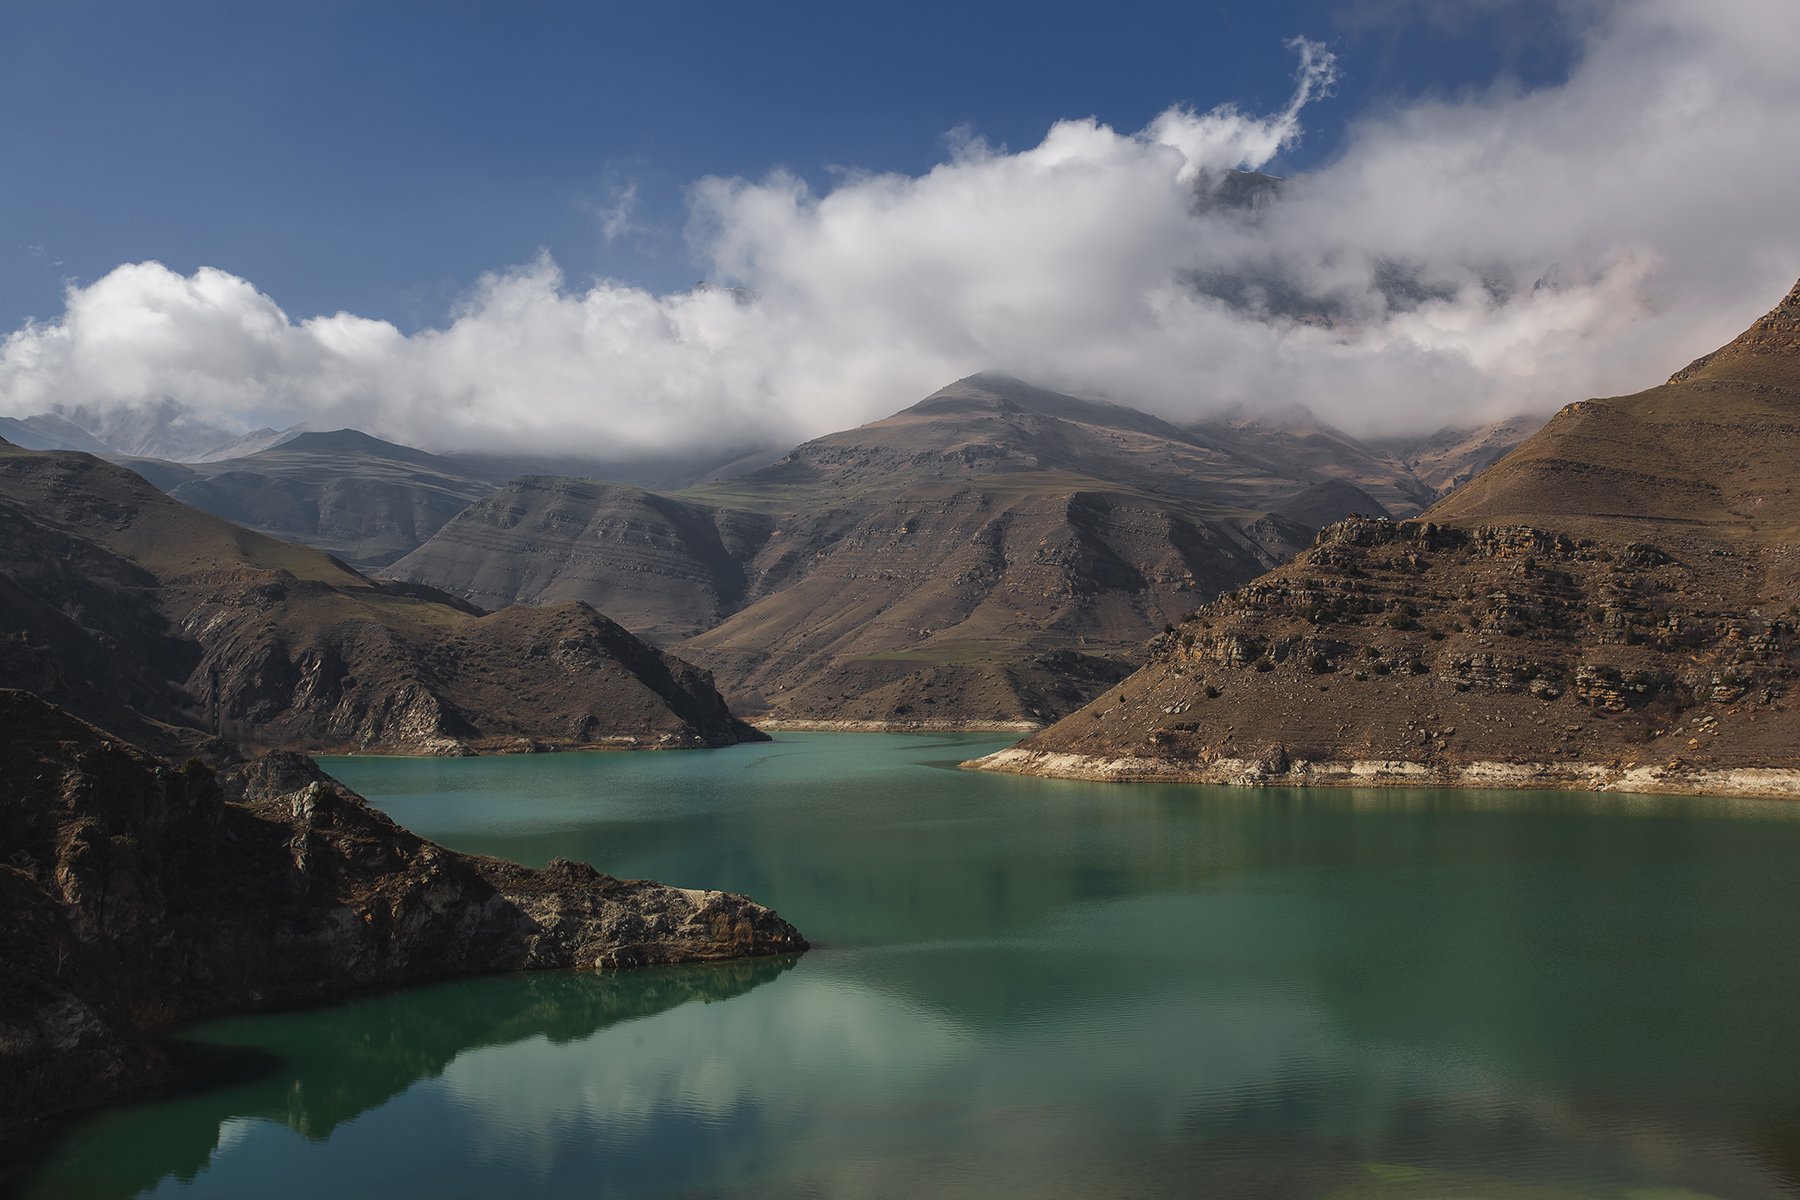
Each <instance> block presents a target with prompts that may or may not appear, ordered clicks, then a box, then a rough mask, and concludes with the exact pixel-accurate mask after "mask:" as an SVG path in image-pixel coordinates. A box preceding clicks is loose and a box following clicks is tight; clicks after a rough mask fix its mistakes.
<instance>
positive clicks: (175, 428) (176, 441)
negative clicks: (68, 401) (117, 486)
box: [33, 398, 238, 462]
mask: <svg viewBox="0 0 1800 1200" xmlns="http://www.w3.org/2000/svg"><path fill="white" fill-rule="evenodd" d="M55 415H57V416H59V417H61V418H63V419H64V420H66V421H68V422H69V423H70V424H73V425H75V426H77V427H78V428H80V429H82V430H85V431H86V432H87V433H88V434H90V435H91V436H93V437H94V438H96V439H98V440H99V441H100V442H102V443H103V444H105V445H106V446H107V447H108V449H109V450H110V452H111V453H113V454H118V455H122V456H126V457H131V458H161V459H168V460H171V461H175V462H180V461H183V460H186V459H190V458H197V457H200V456H202V455H205V454H207V453H208V452H209V451H212V450H215V449H217V448H219V447H221V446H225V445H227V444H229V443H231V442H233V441H236V440H237V438H238V435H237V434H234V433H232V432H231V431H230V430H228V429H226V428H224V427H223V426H221V425H215V424H213V423H212V422H211V421H208V420H207V419H206V418H204V417H202V416H200V415H199V414H198V413H196V412H195V411H194V410H193V409H191V408H189V407H187V406H186V405H184V404H181V403H180V402H178V401H176V400H172V399H167V398H165V399H163V400H161V401H160V402H158V403H155V404H145V405H142V406H139V407H134V408H108V409H91V408H87V407H84V406H81V405H77V406H75V407H73V408H67V409H60V408H59V409H58V410H57V412H56V414H55ZM33 419H35V418H33ZM51 448H58V447H51ZM69 448H70V449H77V450H85V449H89V448H88V447H85V446H71V447H69ZM90 452H91V451H90Z"/></svg>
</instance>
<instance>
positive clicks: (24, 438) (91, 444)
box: [0, 413, 115, 454]
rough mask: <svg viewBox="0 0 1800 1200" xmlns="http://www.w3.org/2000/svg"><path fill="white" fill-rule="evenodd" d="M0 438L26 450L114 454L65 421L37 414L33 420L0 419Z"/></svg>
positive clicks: (22, 418) (85, 432)
mask: <svg viewBox="0 0 1800 1200" xmlns="http://www.w3.org/2000/svg"><path fill="white" fill-rule="evenodd" d="M0 438H5V439H6V440H7V441H9V442H11V443H12V444H13V445H15V446H18V447H20V448H21V449H25V450H80V451H82V452H83V453H85V454H113V453H115V451H114V450H113V448H112V447H111V446H108V445H107V444H106V443H105V442H103V441H101V440H100V439H99V438H97V437H95V436H94V435H93V434H91V433H89V432H88V431H87V430H85V429H83V428H82V427H81V426H79V425H77V424H75V422H73V421H70V420H68V419H66V418H64V417H59V416H57V415H56V414H55V413H39V414H38V415H37V416H35V417H0Z"/></svg>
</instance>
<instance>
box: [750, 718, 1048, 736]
mask: <svg viewBox="0 0 1800 1200" xmlns="http://www.w3.org/2000/svg"><path fill="white" fill-rule="evenodd" d="M745 719H746V720H747V721H749V722H750V724H751V725H753V726H755V727H756V728H757V729H760V730H762V731H763V732H765V733H1036V732H1037V731H1038V730H1040V729H1042V728H1043V727H1044V726H1043V725H1042V724H1041V723H1039V722H1037V721H952V720H946V719H937V718H933V719H927V720H922V721H829V720H823V719H818V720H815V719H812V718H808V717H747V718H745Z"/></svg>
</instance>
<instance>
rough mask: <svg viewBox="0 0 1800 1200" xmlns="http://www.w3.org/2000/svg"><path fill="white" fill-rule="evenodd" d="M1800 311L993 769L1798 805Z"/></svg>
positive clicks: (1219, 626) (1331, 571) (1306, 584)
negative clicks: (1570, 790)
mask: <svg viewBox="0 0 1800 1200" xmlns="http://www.w3.org/2000/svg"><path fill="white" fill-rule="evenodd" d="M1797 331H1800V287H1797V288H1796V289H1795V291H1794V292H1793V293H1790V295H1789V296H1788V297H1787V298H1786V299H1785V300H1784V301H1783V302H1782V304H1781V305H1779V306H1778V307H1777V308H1776V309H1775V310H1774V311H1773V312H1771V313H1770V314H1769V315H1768V316H1767V317H1765V318H1763V319H1762V320H1759V321H1758V322H1757V323H1756V324H1755V325H1754V326H1752V328H1751V329H1750V330H1749V331H1748V332H1746V333H1745V334H1744V336H1742V337H1740V338H1739V339H1737V340H1736V341H1734V342H1733V343H1731V344H1730V345H1729V346H1726V347H1724V348H1723V349H1721V350H1719V351H1717V352H1715V353H1713V354H1711V355H1708V356H1706V357H1705V358H1703V359H1700V360H1699V361H1698V362H1697V363H1696V364H1694V365H1693V366H1691V367H1689V368H1687V369H1686V370H1684V371H1681V372H1678V373H1677V374H1676V375H1675V376H1674V378H1673V379H1672V380H1671V381H1670V382H1669V383H1667V384H1664V385H1662V386H1661V387H1657V388H1652V389H1650V390H1648V391H1645V392H1640V393H1638V394H1636V395H1633V396H1625V397H1618V398H1613V399H1606V400H1589V401H1584V402H1582V403H1579V404H1572V405H1570V406H1568V407H1567V408H1565V409H1564V410H1563V411H1562V412H1561V413H1559V414H1558V415H1557V416H1556V418H1555V419H1553V420H1552V421H1551V422H1550V423H1549V424H1548V425H1547V426H1545V427H1544V429H1542V430H1541V431H1540V432H1539V433H1537V434H1536V435H1534V436H1533V437H1532V438H1530V439H1529V440H1527V441H1526V442H1525V443H1524V444H1523V445H1522V446H1520V447H1519V449H1518V450H1516V451H1514V452H1513V453H1512V454H1511V455H1509V456H1507V457H1506V458H1505V459H1503V460H1502V461H1501V462H1500V463H1499V464H1497V465H1496V466H1494V467H1493V468H1491V469H1490V470H1488V471H1487V472H1484V473H1483V474H1482V475H1480V476H1478V477H1477V478H1476V479H1475V480H1474V481H1473V482H1472V483H1470V484H1469V485H1468V486H1467V487H1466V488H1464V489H1462V490H1461V491H1459V492H1457V493H1455V494H1453V495H1452V496H1450V497H1449V498H1448V499H1446V500H1444V501H1442V502H1440V503H1439V504H1438V505H1436V506H1435V507H1433V508H1432V509H1430V510H1429V511H1428V512H1427V513H1426V514H1425V516H1424V518H1423V519H1420V520H1416V521H1406V522H1400V523H1393V522H1383V521H1348V522H1344V523H1342V524H1339V525H1337V526H1334V527H1332V528H1331V529H1328V530H1326V531H1324V532H1323V533H1322V534H1321V535H1320V537H1319V539H1318V542H1317V544H1316V545H1315V546H1314V547H1313V548H1312V549H1310V550H1308V551H1307V552H1306V553H1304V554H1302V555H1300V556H1299V557H1298V558H1297V559H1296V560H1295V561H1294V562H1292V563H1290V564H1288V565H1287V566H1285V567H1282V568H1280V569H1278V570H1275V571H1272V572H1270V573H1269V574H1268V575H1267V576H1265V577H1263V578H1262V579H1259V580H1257V581H1256V582H1254V583H1252V584H1250V585H1248V586H1246V587H1244V588H1241V589H1239V590H1238V591H1236V592H1234V593H1232V594H1230V595H1227V596H1222V597H1220V598H1219V599H1217V600H1215V601H1213V602H1212V603H1210V604H1208V605H1206V606H1204V607H1203V608H1202V609H1201V610H1200V611H1199V612H1198V613H1196V614H1195V616H1194V617H1193V618H1192V619H1190V620H1188V621H1186V622H1184V623H1183V624H1182V625H1181V627H1180V628H1179V629H1178V630H1177V631H1176V632H1175V633H1173V634H1171V635H1169V636H1168V637H1166V638H1163V639H1161V640H1160V642H1159V644H1158V646H1157V647H1156V650H1155V652H1154V655H1153V659H1152V662H1151V664H1150V665H1149V666H1148V667H1146V668H1145V669H1144V670H1143V671H1141V672H1139V673H1138V674H1137V675H1135V676H1133V677H1132V678H1131V679H1129V680H1126V681H1125V682H1124V683H1122V684H1121V685H1119V686H1118V687H1117V688H1115V689H1113V690H1111V691H1109V692H1108V693H1107V694H1106V695H1104V696H1102V697H1101V698H1100V699H1099V700H1097V701H1095V702H1094V703H1093V704H1091V705H1089V706H1088V707H1087V708H1085V709H1083V710H1082V711H1081V712H1078V713H1076V714H1074V715H1072V716H1071V717H1069V718H1068V719H1066V720H1064V721H1062V722H1060V723H1059V724H1057V725H1056V726H1054V727H1052V728H1051V729H1048V730H1045V731H1044V732H1042V733H1040V734H1039V735H1037V736H1035V737H1033V738H1031V739H1029V740H1028V741H1026V742H1024V743H1023V744H1022V745H1021V746H1020V747H1018V748H1016V749H1015V750H1012V751H1006V752H1003V753H1002V754H1000V755H997V756H994V758H993V759H992V760H990V761H988V762H986V763H985V765H988V766H991V767H994V768H996V769H1006V770H1023V771H1031V772H1041V773H1048V774H1071V775H1089V776H1094V777H1108V778H1164V779H1185V780H1195V781H1212V782H1280V783H1286V784H1304V783H1338V784H1343V783H1392V784H1430V783H1440V784H1460V785H1469V784H1474V785H1482V784H1488V785H1494V786H1528V785H1532V784H1539V785H1545V786H1581V787H1617V788H1625V789H1633V790H1664V791H1705V792H1745V793H1769V794H1782V795H1790V794H1800V696H1796V695H1795V694H1794V691H1793V688H1794V681H1795V678H1796V669H1797V668H1800V649H1797V648H1796V642H1795V629H1796V625H1797V624H1800V587H1797V585H1800V528H1797V518H1800V501H1797V500H1796V498H1795V496H1794V494H1793V485H1794V483H1795V482H1796V467H1795V464H1796V463H1797V462H1800V457H1797V456H1796V451H1800V336H1797Z"/></svg>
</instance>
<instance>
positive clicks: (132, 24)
mask: <svg viewBox="0 0 1800 1200" xmlns="http://www.w3.org/2000/svg"><path fill="white" fill-rule="evenodd" d="M1295 35H1305V36H1308V37H1311V38H1313V39H1316V40H1319V41H1323V42H1325V43H1327V44H1328V45H1329V46H1330V47H1331V48H1332V49H1334V50H1335V51H1336V52H1337V54H1338V56H1339V61H1340V67H1341V75H1340V80H1339V83H1338V86H1337V91H1336V94H1335V95H1334V96H1333V97H1331V98H1329V99H1327V100H1324V101H1321V102H1319V103H1317V104H1315V105H1314V106H1313V107H1312V108H1311V109H1310V110H1309V111H1308V113H1307V115H1306V136H1305V138H1304V140H1303V141H1302V142H1301V143H1300V144H1299V145H1298V146H1296V147H1294V148H1293V149H1292V150H1291V151H1289V152H1287V153H1285V154H1284V155H1283V156H1282V157H1281V158H1280V159H1278V160H1277V162H1276V163H1275V164H1273V166H1272V168H1271V169H1276V170H1292V169H1300V168H1304V167H1306V166H1307V165H1309V164H1311V163H1315V162H1317V161H1320V160H1321V159H1323V158H1325V157H1327V156H1329V155H1331V154H1332V153H1333V152H1334V150H1335V149H1336V147H1337V146H1338V145H1339V143H1340V141H1341V139H1342V136H1343V132H1344V128H1345V125H1346V122H1349V121H1352V120H1354V119H1355V118H1356V117H1357V116H1358V115H1359V114H1366V113H1372V112H1381V111H1383V110H1385V109H1388V108H1392V107H1393V106H1395V105H1399V104H1404V103H1407V102H1409V101H1412V100H1415V99H1417V98H1418V97H1421V96H1430V95H1441V96H1453V95H1455V94H1457V93H1459V92H1461V91H1464V90H1467V89H1470V88H1485V87H1487V86H1489V85H1491V84H1492V83H1493V82H1494V80H1495V79H1497V78H1507V77H1510V78H1516V79H1518V80H1520V81H1521V82H1522V83H1524V84H1525V85H1528V86H1529V85H1533V84H1537V83H1542V82H1546V81H1553V80H1555V79H1557V78H1559V77H1560V76H1561V74H1562V73H1563V72H1564V71H1565V70H1566V69H1567V65H1568V61H1569V56H1570V50H1571V46H1572V42H1571V41H1570V39H1569V38H1568V37H1566V36H1563V35H1562V34H1561V33H1559V32H1558V29H1557V26H1556V23H1555V22H1554V21H1553V19H1552V16H1551V9H1550V7H1549V6H1548V5H1540V4H1532V3H1524V2H1518V3H1498V4H1495V3H1487V4H1483V3H1464V4H1450V5H1445V4H1435V3H1420V2H1416V0H1415V2H1408V3H1364V4H1357V3H1354V2H1352V3H1345V2H1342V0H1338V2H1334V3H1279V2H1260V3H1232V4H1168V3H1142V2H1139V3H1131V2H1125V3H1113V4H1108V5H1098V4H1093V3H1083V4H1070V3H1061V2H1053V0H1034V2H1030V3H1025V2H1019V3H987V4H980V3H973V4H972V3H948V4H946V3H929V2H909V3H904V4H902V3H861V2H857V0H841V2H838V3H793V2H784V0H761V2H757V3H749V2H745V0H734V2H731V3H683V2H679V0H675V2H667V3H651V4H642V3H634V4H609V3H552V2H540V0H532V2H527V3H491V4H473V3H444V2H436V3H406V2H400V0H379V2H369V0H360V2H354V3H345V2H333V0H311V2H308V3H305V4H273V3H267V4H265V3H243V2H242V0H231V2H228V3H226V2H222V3H191V2H181V0H170V2H158V3H143V2H142V0H125V2H115V3H95V2H91V0H9V3H7V4H6V5H5V6H4V8H3V9H0V163H3V164H4V172H5V176H4V183H3V184H0V229H4V230H5V244H4V245H0V264H4V268H3V269H0V329H11V328H15V327H17V326H18V325H19V324H20V323H21V322H22V321H23V320H24V319H25V318H27V317H36V318H38V319H40V320H45V319H51V318H54V317H56V316H57V315H58V313H59V312H60V310H61V307H62V289H63V286H64V282H65V280H73V281H75V282H78V283H87V282H91V281H92V280H94V279H96V278H98V277H100V276H101V275H103V274H104V273H106V272H107V271H109V270H111V269H112V268H113V267H115V266H117V265H118V264H120V263H124V262H135V261H140V260H146V259H154V260H158V261H160V262H162V263H164V264H166V265H168V266H169V267H171V268H173V269H175V270H177V271H180V272H183V273H187V272H191V271H193V270H194V269H195V268H197V267H200V266H215V267H220V268H222V269H224V270H227V271H230V272H232V273H233V274H236V275H239V276H242V277H245V278H248V279H251V280H253V281H254V282H255V283H256V285H257V286H258V287H259V288H260V289H262V290H263V291H264V292H266V293H268V294H269V295H271V296H273V297H274V298H275V299H276V300H277V301H278V302H279V303H280V304H281V305H282V306H283V308H284V309H286V310H287V311H288V313H289V314H290V315H293V316H295V317H305V316H310V315H313V314H316V313H330V312H335V311H337V310H339V309H347V310H350V311H353V312H357V313H360V314H362V315H365V316H370V317H377V318H382V319H386V320H389V321H392V322H394V323H395V324H397V325H399V326H400V327H401V328H403V329H406V330H409V331H410V330H413V329H416V328H418V327H420V326H422V325H432V324H437V323H441V322H442V321H443V320H444V319H445V318H446V316H447V314H448V313H449V312H450V311H451V309H452V307H453V306H454V305H455V304H456V303H457V302H458V301H459V299H460V298H462V297H463V296H464V295H465V294H466V292H467V290H468V289H469V287H470V286H471V285H472V284H473V283H474V281H475V280H476V279H477V277H478V276H479V275H480V274H481V273H482V272H485V271H491V270H496V269H501V268H505V267H508V266H511V265H513V264H518V263H523V262H526V261H528V260H530V259H531V258H532V256H533V255H534V254H535V253H536V252H537V251H538V249H539V248H540V247H541V248H545V249H548V250H549V251H550V252H551V254H552V255H553V256H554V258H555V259H556V261H557V262H558V263H560V264H561V266H562V267H563V269H564V271H565V272H566V274H567V275H568V276H569V278H570V279H571V280H583V279H587V278H591V277H594V276H609V277H613V278H619V279H624V280H628V281H631V282H634V283H639V284H642V285H644V286H647V287H650V288H652V289H654V290H658V291H665V290H669V289H674V288H680V287H685V286H687V285H688V284H691V283H692V282H694V280H695V279H696V278H697V276H698V275H699V274H701V273H703V272H704V264H703V263H697V262H696V261H695V256H694V255H693V254H691V253H690V251H689V248H688V245H687V243H686V241H685V239H684V237H683V227H684V224H685V221H686V206H685V203H684V194H685V189H686V188H687V187H688V185H689V184H691V183H692V182H693V181H694V180H696V179H698V178H701V177H703V176H707V175H726V176H746V177H750V178H756V177H760V176H762V175H763V174H764V173H765V172H767V171H769V170H770V169H771V168H774V167H777V166H782V167H786V168H788V169H790V170H792V171H793V172H795V173H797V174H799V175H800V176H802V177H804V178H807V179H809V180H811V181H813V182H814V184H815V185H816V186H818V187H821V188H824V187H828V186H829V185H830V182H831V179H832V175H831V171H832V169H833V168H834V167H850V168H858V169H864V170H874V171H899V172H904V173H909V174H916V173H919V172H922V171H925V170H927V169H928V168H930V167H931V166H932V165H933V164H934V163H936V162H938V161H939V160H941V159H942V158H943V156H944V154H945V143H944V135H945V134H946V132H947V131H949V130H951V129H952V128H955V127H958V126H964V127H967V128H969V129H971V130H972V131H974V132H975V133H976V134H978V135H980V136H982V137H985V138H986V139H988V140H989V141H991V142H994V143H997V144H1005V145H1007V146H1010V147H1014V148H1020V147H1025V146H1030V145H1033V144H1035V143H1036V142H1037V141H1038V140H1039V139H1040V138H1042V137H1043V135H1044V133H1045V131H1046V130H1047V129H1048V128H1049V127H1050V125H1051V124H1052V123H1053V122H1055V121H1057V120H1059V119H1061V118H1065V117H1083V116H1089V115H1092V116H1097V117H1098V118H1099V119H1100V120H1101V121H1103V122H1107V123H1109V124H1112V125H1114V126H1115V127H1117V128H1119V129H1120V130H1122V131H1133V130H1137V129H1139V128H1141V127H1142V126H1143V125H1144V124H1145V123H1146V122H1148V121H1149V120H1150V119H1151V118H1152V117H1154V116H1155V115H1156V114H1157V113H1159V112H1161V111H1162V110H1164V109H1165V108H1167V107H1169V106H1170V105H1172V104H1177V103H1181V104H1186V105H1189V106H1192V107H1195V108H1198V109H1202V110H1204V109H1208V108H1211V107H1213V106H1215V105H1218V104H1222V103H1235V104H1237V105H1239V106H1241V107H1243V108H1244V109H1246V110H1248V111H1265V110H1268V109H1271V108H1275V107H1278V106H1279V105H1280V104H1281V103H1282V101H1283V100H1284V99H1285V98H1286V96H1287V94H1288V92H1289V91H1290V90H1291V87H1292V76H1293V71H1294V57H1293V55H1292V54H1291V53H1290V52H1289V51H1288V50H1287V49H1286V48H1285V47H1284V42H1285V40H1286V39H1288V38H1291V37H1293V36H1295ZM626 195H631V196H632V197H634V198H635V201H636V203H635V207H634V209H633V211H632V212H631V214H630V216H631V219H630V222H629V225H628V227H627V228H625V229H623V230H622V231H616V235H615V236H614V237H612V238H610V239H609V238H607V237H606V236H605V235H604V232H603V227H604V224H605V220H604V218H605V214H606V213H607V212H609V211H615V210H616V205H617V203H618V201H619V200H620V199H621V198H622V197H624V196H626Z"/></svg>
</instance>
